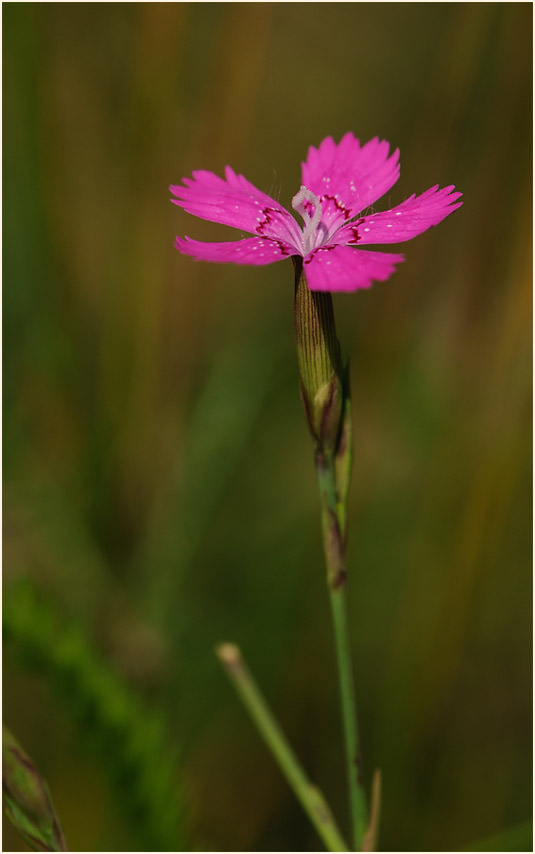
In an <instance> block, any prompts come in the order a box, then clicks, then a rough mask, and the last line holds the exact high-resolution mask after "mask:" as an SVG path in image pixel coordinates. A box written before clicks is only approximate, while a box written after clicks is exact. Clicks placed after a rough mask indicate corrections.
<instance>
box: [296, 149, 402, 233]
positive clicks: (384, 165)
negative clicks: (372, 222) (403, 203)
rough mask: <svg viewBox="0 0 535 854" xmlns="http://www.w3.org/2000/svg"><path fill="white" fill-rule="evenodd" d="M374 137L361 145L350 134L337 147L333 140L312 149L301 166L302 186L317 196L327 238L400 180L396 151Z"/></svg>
mask: <svg viewBox="0 0 535 854" xmlns="http://www.w3.org/2000/svg"><path fill="white" fill-rule="evenodd" d="M389 150H390V145H389V143H388V142H386V141H384V140H383V141H381V140H379V139H378V138H377V137H375V138H374V139H371V140H370V141H369V142H367V143H366V144H365V145H363V146H361V144H360V142H359V141H358V139H355V137H354V136H353V134H352V133H346V135H345V136H344V137H343V138H342V140H341V141H340V143H339V145H336V143H335V142H334V140H333V139H332V137H330V136H328V137H327V138H326V139H324V140H323V142H322V143H321V145H320V147H319V148H317V149H316V148H314V147H313V146H311V147H310V148H309V150H308V157H307V160H306V162H305V163H302V164H301V165H302V179H303V180H302V184H303V186H304V187H307V188H308V189H309V190H311V191H312V192H313V193H314V194H315V195H316V196H318V198H319V200H320V202H321V208H322V221H323V223H324V224H325V225H326V226H327V229H328V233H329V235H332V234H333V231H334V229H335V228H338V227H339V226H340V225H342V223H343V222H345V221H346V220H348V219H351V217H354V216H356V214H358V213H359V212H360V211H362V210H364V208H366V207H368V205H371V204H372V203H373V202H375V201H377V199H379V198H381V196H382V195H384V193H386V192H387V191H388V190H389V189H390V188H391V187H392V186H393V185H394V184H395V183H396V181H397V180H398V178H399V162H398V160H399V149H396V151H394V153H393V154H392V155H391V156H390V157H389V156H388V152H389Z"/></svg>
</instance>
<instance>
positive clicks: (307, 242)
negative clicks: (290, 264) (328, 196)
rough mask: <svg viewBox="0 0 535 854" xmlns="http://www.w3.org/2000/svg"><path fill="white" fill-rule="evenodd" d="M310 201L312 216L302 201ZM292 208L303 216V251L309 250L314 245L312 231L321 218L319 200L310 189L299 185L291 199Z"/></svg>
mask: <svg viewBox="0 0 535 854" xmlns="http://www.w3.org/2000/svg"><path fill="white" fill-rule="evenodd" d="M305 201H307V202H312V204H313V205H314V213H313V214H312V216H311V215H310V214H309V212H308V211H307V209H306V208H305V206H304V204H303V202H305ZM292 208H293V209H294V211H297V213H298V214H300V215H301V216H302V218H303V222H304V223H305V227H304V229H303V248H304V250H305V252H309V251H310V250H311V249H313V247H314V239H313V236H314V232H315V231H316V229H317V227H318V225H319V224H320V220H321V202H320V200H319V199H318V197H317V196H316V195H314V193H313V192H312V190H309V189H307V187H301V189H300V190H299V192H298V193H296V195H295V196H294V197H293V199H292Z"/></svg>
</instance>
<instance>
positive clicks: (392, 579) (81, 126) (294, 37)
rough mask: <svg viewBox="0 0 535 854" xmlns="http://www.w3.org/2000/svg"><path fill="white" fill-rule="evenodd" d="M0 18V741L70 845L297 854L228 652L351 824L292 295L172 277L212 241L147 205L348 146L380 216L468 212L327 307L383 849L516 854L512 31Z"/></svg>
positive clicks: (391, 24) (346, 14)
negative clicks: (451, 190)
mask: <svg viewBox="0 0 535 854" xmlns="http://www.w3.org/2000/svg"><path fill="white" fill-rule="evenodd" d="M2 11H3V46H4V53H3V58H4V66H3V72H4V77H3V79H4V183H3V189H4V231H3V237H4V267H3V282H4V327H3V328H4V505H3V506H4V630H5V635H4V718H5V721H6V723H7V724H8V725H9V726H10V727H11V728H12V729H13V731H14V733H15V734H16V736H17V738H18V739H19V740H20V741H21V743H22V744H23V746H24V747H25V748H26V750H27V751H28V752H29V753H30V754H31V755H32V756H33V758H34V759H35V761H36V762H37V764H38V766H39V767H40V768H41V770H42V772H43V774H44V775H45V776H46V777H47V779H48V781H49V783H50V786H51V789H52V792H53V795H54V799H55V803H56V806H57V809H58V812H59V813H60V815H61V817H62V820H63V824H64V828H65V832H66V835H67V838H68V840H69V843H70V846H71V848H72V849H75V850H76V849H78V850H80V849H82V850H96V851H98V850H141V849H146V850H177V849H179V848H182V849H185V850H205V849H206V850H213V851H219V850H221V851H225V850H227V851H230V850H232V851H238V850H258V851H262V850H274V851H277V850H284V851H286V850H317V848H318V846H319V845H320V843H319V841H318V839H317V838H316V836H315V834H314V832H313V831H312V830H311V829H310V828H309V826H308V824H307V821H306V819H305V818H304V816H303V815H302V813H301V811H300V808H299V806H298V805H297V803H296V801H295V799H294V797H293V795H292V794H291V792H290V791H289V790H288V788H287V786H286V784H285V782H284V781H283V779H282V778H281V776H280V774H279V772H278V770H277V768H276V767H275V765H274V762H273V761H272V759H271V757H270V756H269V754H268V753H267V751H266V749H265V747H264V745H263V744H262V743H261V741H260V739H259V737H258V735H257V734H256V732H255V731H254V729H253V727H252V725H251V724H250V722H249V720H248V719H247V718H246V715H245V712H244V711H243V709H242V708H241V706H240V704H239V701H238V699H237V697H236V696H235V695H234V693H233V691H232V688H231V686H230V685H229V684H228V682H227V680H226V677H225V675H224V674H223V673H222V672H221V671H220V667H219V665H218V663H217V661H216V659H215V656H214V654H213V647H214V644H216V643H217V642H219V641H222V640H231V641H235V642H237V643H239V644H240V646H241V647H242V649H243V651H244V654H245V656H246V658H247V660H248V662H249V665H250V667H251V669H252V671H253V672H254V674H255V676H256V677H257V679H258V681H259V682H260V684H261V685H262V687H263V689H264V691H265V693H266V695H267V697H268V698H269V701H270V703H271V705H272V707H273V709H274V710H275V712H276V713H277V715H278V717H279V719H280V721H281V723H282V725H283V728H284V729H285V731H286V733H287V734H288V736H289V738H290V740H291V742H292V744H293V745H294V746H295V748H296V750H297V752H298V754H299V755H300V757H301V759H302V761H303V763H304V764H305V766H306V768H307V770H308V771H309V772H310V774H311V776H312V777H313V779H314V780H315V781H317V782H318V784H319V785H320V786H321V787H322V788H323V789H324V791H325V793H326V795H327V797H328V798H329V800H330V801H331V804H332V806H333V809H334V811H335V813H336V814H337V815H338V817H339V821H340V822H341V823H342V824H343V826H344V828H346V827H347V805H346V794H345V776H344V764H343V755H342V745H341V734H340V724H339V708H338V696H337V684H336V678H335V673H334V654H333V646H332V639H331V633H330V616H329V609H328V604H327V595H326V589H325V581H324V566H323V558H322V552H321V540H320V532H319V512H318V502H317V497H316V487H315V482H314V470H313V465H312V452H311V443H310V440H309V437H308V435H307V430H306V426H305V422H304V416H303V413H302V411H301V405H300V402H299V396H298V388H297V366H296V357H295V350H294V343H293V316H292V303H293V271H292V267H291V264H290V262H289V261H288V262H284V263H280V264H275V265H273V266H270V267H264V268H247V267H242V268H239V267H236V266H232V265H228V266H227V265H221V266H219V265H209V264H196V263H194V262H193V261H192V260H191V259H189V258H186V257H183V256H181V255H179V254H178V253H177V252H176V250H175V249H174V248H173V239H174V236H175V234H177V233H180V234H184V233H187V234H189V235H190V236H192V237H197V238H200V239H208V240H210V239H216V240H221V239H225V235H229V236H231V235H230V230H228V229H225V228H224V227H223V226H217V225H211V224H209V223H204V222H202V221H200V220H195V219H194V218H192V217H190V216H188V215H187V214H186V213H184V212H183V211H181V210H179V209H178V208H176V207H174V206H173V205H171V204H170V202H169V194H168V190H167V187H168V185H169V184H170V183H178V182H179V181H180V180H181V178H182V176H184V175H188V174H189V173H190V172H191V170H192V169H194V168H206V169H211V170H213V171H216V172H221V170H222V169H223V168H224V166H225V164H230V165H232V166H233V168H234V169H235V170H237V171H239V172H242V173H243V174H245V175H246V176H247V177H248V178H249V180H251V181H252V182H253V183H255V184H256V185H257V186H258V187H260V188H261V189H263V190H264V191H266V192H268V193H271V194H272V195H275V196H276V197H277V198H279V199H280V201H281V202H282V203H283V204H285V205H289V203H290V200H291V197H292V195H293V194H294V193H295V192H296V191H297V189H298V188H299V183H300V162H301V160H302V159H304V157H305V155H306V151H307V148H308V146H309V145H311V144H315V145H317V144H318V143H319V142H320V141H321V139H322V138H323V137H324V136H327V135H329V134H330V135H333V136H334V137H335V138H337V139H338V138H340V137H341V136H342V135H343V134H344V133H345V132H346V131H347V130H352V131H354V133H355V134H356V135H357V136H358V137H359V138H360V139H361V140H363V141H365V140H367V139H369V138H371V137H372V136H375V135H378V136H380V137H382V138H386V139H388V140H389V141H390V142H391V144H392V145H393V146H394V147H397V146H399V147H400V149H401V162H402V175H401V178H400V180H399V183H398V184H397V185H396V186H395V187H393V188H392V190H391V191H390V192H389V193H388V195H387V196H386V197H385V198H384V199H383V200H381V201H380V202H379V203H378V208H379V209H381V208H386V207H388V206H389V205H390V204H397V203H399V202H401V201H402V200H403V199H404V198H406V197H407V196H409V195H410V194H411V193H413V192H417V193H419V192H422V191H424V190H425V189H427V188H428V187H430V186H431V185H433V184H435V183H440V184H441V185H446V184H449V183H454V184H456V186H457V187H458V188H459V189H461V190H462V191H463V192H464V194H465V195H464V206H463V208H462V209H461V210H460V211H458V212H457V213H455V214H454V216H452V217H450V218H448V219H447V220H446V221H445V222H444V223H443V224H442V225H440V227H439V228H437V229H433V230H431V231H430V232H429V233H427V234H425V235H424V236H422V237H420V238H418V239H417V240H415V241H413V242H411V243H408V244H405V245H404V246H403V247H402V251H404V252H405V254H406V258H407V260H406V262H405V264H402V265H401V266H400V268H399V272H398V273H397V274H396V275H395V276H394V277H393V278H392V279H391V280H390V281H389V282H387V283H385V284H382V285H376V286H375V287H374V288H373V289H371V290H370V291H368V292H359V293H356V294H353V295H349V296H348V295H341V296H339V297H337V298H336V300H335V308H336V310H337V316H338V327H339V335H340V338H341V341H342V345H343V348H344V349H345V351H346V353H347V354H348V355H349V356H350V357H351V364H352V394H353V405H354V411H355V437H356V438H355V466H354V479H353V487H352V494H351V502H350V521H349V528H350V544H349V572H350V588H349V595H350V621H351V631H352V640H353V646H354V655H355V668H356V674H357V689H358V703H359V708H360V723H361V731H362V743H363V759H364V766H365V773H366V780H367V782H368V784H369V781H370V779H371V775H372V772H373V769H374V767H380V768H381V769H382V772H383V781H384V807H383V821H382V828H381V836H380V847H381V848H382V849H383V850H397V851H401V850H410V851H431V850H455V849H457V850H459V849H461V850H462V849H465V848H466V847H467V846H472V847H475V848H476V850H477V848H478V846H479V850H490V849H491V848H492V847H493V846H494V848H496V846H497V847H498V848H501V847H502V845H503V847H504V848H505V847H506V848H507V850H528V849H529V850H531V837H530V830H529V826H528V825H526V824H525V822H527V821H528V819H529V818H530V815H531V805H532V793H531V782H532V769H531V756H532V746H531V738H532V722H531V696H532V691H531V637H532V629H531V601H532V599H531V518H532V504H531V471H532V463H531V436H532V424H531V325H532V321H531V271H532V266H531V264H532V262H531V238H532V219H531V208H532V137H531V128H532V88H531V86H532V57H531V42H532V8H531V4H528V3H478V4H475V3H466V4H465V3H462V4H457V3H451V4H450V3H448V4H445V3H438V4H434V3H433V4H426V3H422V4H420V3H415V4H411V3H407V4H405V3H399V4H388V3H386V4H383V3H377V4H375V3H362V4H360V3H343V4H342V3H317V4H305V3H299V4H298V3H279V4H272V3H258V4H256V3H255V4H252V3H243V4H234V3H221V4H210V3H202V4H200V3H199V4H195V3H184V4H182V3H170V4H163V3H162V4H159V3H154V4H148V3H140V4H97V3H88V4H69V3H67V4H59V3H58V4H54V3H53V4H32V3H29V4H22V3H15V4H4V5H3V9H2ZM232 236H234V235H232ZM393 249H395V247H393ZM511 828H513V830H512V833H511V834H509V836H508V837H507V845H505V843H504V837H501V836H500V835H499V834H502V833H503V832H504V831H509V830H510V829H511ZM490 836H494V837H495V838H494V840H490V841H489V842H486V843H485V842H478V840H481V839H483V840H484V839H485V838H486V837H490ZM4 848H10V849H14V850H24V846H23V844H22V843H20V842H19V841H18V838H17V837H16V836H15V835H14V833H12V831H11V830H10V828H7V829H6V831H5V838H4Z"/></svg>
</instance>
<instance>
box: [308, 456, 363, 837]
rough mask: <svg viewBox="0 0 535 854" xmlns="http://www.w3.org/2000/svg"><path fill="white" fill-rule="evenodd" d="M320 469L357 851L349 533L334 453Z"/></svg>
mask: <svg viewBox="0 0 535 854" xmlns="http://www.w3.org/2000/svg"><path fill="white" fill-rule="evenodd" d="M316 472H317V476H318V484H319V490H320V501H321V518H322V529H323V542H324V549H325V559H326V563H327V583H328V587H329V594H330V599H331V611H332V617H333V626H334V635H335V643H336V657H337V662H338V676H339V680H340V696H341V703H342V721H343V727H344V738H345V752H346V765H347V779H348V786H349V804H350V810H351V821H352V829H353V839H354V845H355V850H356V851H361V850H362V849H363V843H364V839H365V836H366V831H367V825H368V819H367V805H366V794H365V791H364V783H363V780H362V770H361V758H360V746H359V735H358V726H357V709H356V702H355V691H354V685H353V671H352V665H351V647H350V643H349V633H348V626H347V615H346V568H345V535H344V531H343V528H342V525H341V515H342V514H341V513H340V507H339V503H338V499H337V490H336V481H335V470H334V461H333V459H332V457H330V456H327V457H326V456H324V455H323V454H322V453H317V454H316Z"/></svg>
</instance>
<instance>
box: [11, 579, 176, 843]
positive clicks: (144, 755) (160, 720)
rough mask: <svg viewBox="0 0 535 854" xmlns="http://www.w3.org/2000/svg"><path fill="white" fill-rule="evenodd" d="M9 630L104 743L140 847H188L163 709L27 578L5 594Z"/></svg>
mask: <svg viewBox="0 0 535 854" xmlns="http://www.w3.org/2000/svg"><path fill="white" fill-rule="evenodd" d="M4 637H5V640H6V641H7V642H8V643H10V644H13V645H14V646H15V649H16V651H17V653H18V654H19V655H20V657H21V659H22V661H23V663H24V664H25V666H26V667H28V668H30V669H31V670H32V671H34V672H36V673H38V674H40V675H41V676H43V677H44V678H45V679H46V680H47V681H48V682H49V683H50V685H51V686H52V687H53V689H54V691H55V692H56V694H57V696H58V699H59V700H60V701H61V703H62V704H64V705H65V706H67V708H68V709H69V710H70V712H71V713H72V715H73V717H74V718H75V720H76V722H77V723H78V726H79V728H80V733H81V734H83V737H82V739H81V743H83V744H84V745H85V748H86V749H88V750H92V749H97V750H98V751H99V753H100V755H101V757H102V759H103V761H104V764H105V767H106V769H107V770H108V771H109V773H110V775H111V778H112V782H113V784H114V797H115V798H116V801H117V805H118V806H120V807H121V808H122V809H123V810H125V811H126V815H127V817H128V822H129V824H130V826H131V828H132V840H137V844H138V845H139V846H140V848H139V850H141V848H146V849H147V850H154V851H166V850H177V851H178V850H184V848H185V846H184V836H183V829H182V821H181V819H182V805H183V799H182V795H181V792H180V788H179V785H178V782H177V779H178V777H177V775H178V759H179V754H178V751H177V749H176V748H175V747H174V746H173V745H172V743H171V740H170V735H169V732H168V730H166V726H165V720H164V715H163V714H162V713H160V712H159V711H156V710H154V709H148V708H147V707H146V706H145V705H144V704H143V703H142V702H140V700H139V699H138V698H137V697H136V696H135V693H134V692H133V691H132V690H131V689H129V688H128V686H127V685H126V684H125V683H124V681H123V680H121V679H120V678H119V677H118V676H117V675H116V674H115V673H113V671H112V670H111V669H110V668H109V667H108V666H107V665H106V663H105V662H104V661H103V660H102V658H101V657H100V656H99V655H98V654H97V653H96V652H95V651H94V650H93V649H92V647H91V645H90V643H89V642H88V640H87V638H86V637H85V636H84V634H83V632H82V631H81V629H80V628H79V627H78V626H77V625H75V624H73V623H70V624H65V622H64V621H62V620H61V619H60V617H59V615H58V613H57V611H56V609H55V608H53V607H52V605H51V603H50V602H47V601H46V600H45V599H44V598H43V596H40V595H38V594H37V593H36V592H35V591H34V590H33V589H32V587H31V585H30V584H28V583H24V584H19V585H17V586H16V587H15V588H14V589H10V590H8V591H7V593H6V595H5V597H4ZM136 850H137V849H136Z"/></svg>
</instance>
